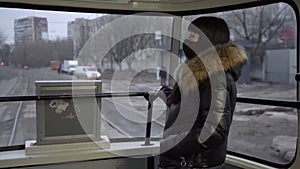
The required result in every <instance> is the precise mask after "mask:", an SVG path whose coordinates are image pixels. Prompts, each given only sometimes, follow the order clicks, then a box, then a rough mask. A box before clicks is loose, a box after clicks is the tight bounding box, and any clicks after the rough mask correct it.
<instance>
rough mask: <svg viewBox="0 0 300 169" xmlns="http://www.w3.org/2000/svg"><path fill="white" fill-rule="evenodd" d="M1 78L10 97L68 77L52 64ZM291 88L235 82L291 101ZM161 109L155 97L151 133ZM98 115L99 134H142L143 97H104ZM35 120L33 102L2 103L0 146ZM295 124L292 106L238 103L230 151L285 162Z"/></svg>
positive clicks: (24, 135) (27, 134)
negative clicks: (17, 116)
mask: <svg viewBox="0 0 300 169" xmlns="http://www.w3.org/2000/svg"><path fill="white" fill-rule="evenodd" d="M5 72H6V73H5ZM7 72H9V74H8V73H7ZM3 73H4V75H3ZM0 78H2V79H0V95H1V96H7V95H8V96H12V95H34V94H35V85H34V82H35V81H36V80H69V79H72V76H71V75H66V74H57V72H56V71H52V70H50V68H42V69H29V70H20V69H12V68H10V69H9V70H1V69H0ZM115 83H118V84H119V87H118V88H117V90H116V91H126V90H128V88H129V89H130V91H145V90H150V89H151V88H155V87H157V86H158V84H157V83H153V82H147V83H133V84H131V86H129V87H128V85H127V84H126V83H125V81H124V80H123V81H122V80H119V81H115ZM111 91H112V89H111V84H110V81H108V80H103V92H111ZM116 91H115V90H114V92H116ZM295 91H296V88H295V86H292V85H276V84H266V83H255V84H241V85H238V93H239V96H250V97H263V98H269V99H284V100H295V98H296V96H295V93H296V92H295ZM18 109H20V112H19V117H20V118H19V120H18V121H16V120H15V117H16V113H17V112H18ZM164 109H165V107H164V104H163V103H162V102H161V101H160V100H156V101H155V103H154V110H153V119H152V120H153V125H152V136H161V134H162V129H163V125H164V120H165V115H164V114H163V112H164ZM101 113H102V120H101V134H102V135H107V136H109V138H120V137H136V136H141V137H143V136H144V134H145V126H146V124H145V122H146V114H147V101H146V100H145V99H144V98H143V97H134V98H130V99H129V100H125V99H124V98H122V99H116V98H114V99H112V98H105V99H103V100H102V112H101ZM14 123H16V124H17V125H16V130H15V131H16V137H15V138H14V139H13V140H12V139H11V134H12V129H13V124H14ZM35 123H36V122H35V102H23V103H21V102H10V103H0V146H7V145H9V144H12V145H18V144H24V142H25V140H32V139H35V137H36V126H35ZM279 124H280V125H279ZM297 125H298V124H297V111H296V110H294V109H286V108H278V107H277V108H276V107H275V108H274V107H270V106H258V105H247V104H237V107H236V111H235V114H234V118H233V122H232V126H231V131H230V135H229V143H228V149H229V150H232V151H235V152H241V153H242V154H247V155H250V156H255V157H258V158H262V159H265V160H267V161H273V162H278V163H286V162H287V161H289V160H291V158H292V157H293V155H294V154H293V153H294V151H295V147H294V146H295V145H296V141H294V140H295V138H296V137H297ZM283 138H284V139H283ZM286 138H288V140H286ZM278 140H279V141H278ZM291 140H292V141H291ZM288 146H289V147H288ZM287 154H292V157H286V156H287Z"/></svg>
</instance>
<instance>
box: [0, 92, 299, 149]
mask: <svg viewBox="0 0 300 169" xmlns="http://www.w3.org/2000/svg"><path fill="white" fill-rule="evenodd" d="M134 96H144V97H145V98H148V113H147V124H146V134H145V143H144V144H143V145H145V146H149V145H152V144H151V143H150V140H151V125H152V108H153V100H154V99H153V98H152V97H151V95H149V93H148V92H116V93H98V94H81V95H72V94H63V95H57V94H55V95H32V96H8V97H0V102H14V101H42V100H52V99H73V98H88V97H96V98H109V97H134ZM237 102H239V103H248V104H258V105H269V106H279V107H289V108H297V109H299V108H300V102H298V101H286V100H272V99H260V98H251V97H237Z"/></svg>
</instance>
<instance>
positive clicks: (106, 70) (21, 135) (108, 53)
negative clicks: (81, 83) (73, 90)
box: [0, 8, 173, 147]
mask: <svg viewBox="0 0 300 169" xmlns="http://www.w3.org/2000/svg"><path fill="white" fill-rule="evenodd" d="M0 13H1V16H3V19H2V20H1V21H0V47H1V48H0V49H1V52H0V59H1V61H2V62H3V64H1V66H0V69H1V70H0V77H1V78H0V95H1V96H20V95H35V94H36V93H35V81H41V80H43V81H45V80H85V79H101V80H102V82H103V83H102V91H103V92H127V91H130V92H135V91H137V92H140V91H143V92H144V91H148V90H151V89H153V88H156V87H157V86H159V85H160V81H159V76H158V72H159V69H160V68H161V67H162V66H165V67H166V68H168V67H169V65H168V64H169V58H170V50H171V39H170V38H169V37H171V34H172V23H173V17H172V16H162V17H160V16H156V15H151V14H150V15H148V14H146V15H144V14H139V15H113V14H101V13H80V12H61V11H46V10H31V9H17V8H14V9H12V8H0ZM73 60H75V61H73ZM76 66H84V67H86V70H91V71H82V72H83V73H82V72H80V73H79V72H78V71H76ZM101 103H102V104H101V108H102V111H101V113H102V119H101V134H102V135H107V136H108V137H109V138H129V137H130V138H132V137H144V136H145V131H146V130H145V127H146V121H147V120H146V115H147V106H148V105H147V104H148V102H147V101H146V100H145V99H144V97H131V98H124V97H122V98H104V99H102V102H101ZM155 105H156V106H155V107H154V109H153V118H155V119H156V120H155V122H154V124H153V129H152V136H155V137H161V134H162V130H163V125H164V115H163V112H164V109H165V106H164V103H163V102H162V101H160V100H157V101H155ZM18 107H19V109H18ZM35 109H36V102H2V103H1V104H0V118H1V119H0V147H5V146H11V145H21V144H25V141H26V140H35V139H36V126H35V124H36V122H35V121H36V115H35ZM16 114H19V116H18V117H19V118H16ZM14 121H16V122H17V123H14ZM28 124H30V125H28ZM13 130H14V132H13ZM10 138H11V139H10ZM10 140H11V141H10Z"/></svg>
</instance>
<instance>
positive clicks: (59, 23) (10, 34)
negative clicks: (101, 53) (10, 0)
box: [0, 8, 101, 43]
mask: <svg viewBox="0 0 300 169" xmlns="http://www.w3.org/2000/svg"><path fill="white" fill-rule="evenodd" d="M0 16H1V20H0V31H2V32H3V33H4V34H5V35H6V36H7V40H8V41H7V42H8V43H14V20H15V19H20V18H25V17H29V16H35V17H44V18H47V21H48V34H49V39H56V38H57V37H61V38H63V37H67V23H68V22H69V21H73V20H75V18H86V19H93V18H96V17H99V16H101V14H95V13H91V14H88V13H73V12H56V11H55V12H54V11H40V10H27V9H13V8H0Z"/></svg>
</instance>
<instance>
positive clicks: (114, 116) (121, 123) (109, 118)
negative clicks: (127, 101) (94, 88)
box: [101, 99, 163, 138]
mask: <svg viewBox="0 0 300 169" xmlns="http://www.w3.org/2000/svg"><path fill="white" fill-rule="evenodd" d="M121 107H122V110H118V109H117V108H116V106H115V105H114V103H113V101H112V100H110V99H102V114H101V115H102V118H103V119H104V120H105V121H106V122H107V123H108V124H109V125H110V126H112V127H113V128H114V129H116V130H117V131H119V132H120V133H122V134H123V135H125V136H126V137H130V138H131V137H144V136H145V133H146V116H144V115H141V114H140V113H135V114H132V113H131V117H133V116H140V117H141V118H144V120H143V121H141V122H138V121H135V120H132V119H130V116H124V113H125V114H126V113H128V111H130V109H127V111H125V110H126V109H125V108H124V107H123V106H121ZM120 111H122V112H120ZM129 114H130V113H129ZM146 114H147V112H145V115H146ZM162 131H163V125H162V123H160V122H157V121H156V120H152V128H151V133H152V134H151V136H161V134H162Z"/></svg>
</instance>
